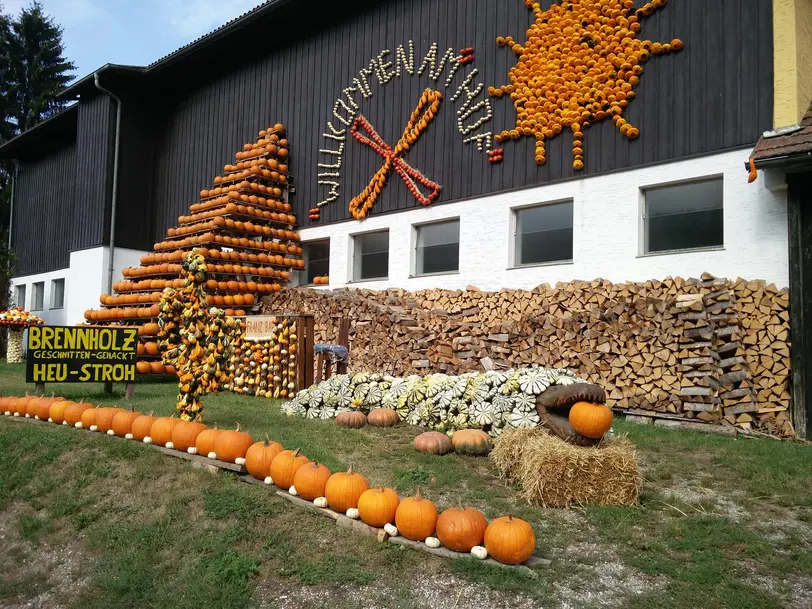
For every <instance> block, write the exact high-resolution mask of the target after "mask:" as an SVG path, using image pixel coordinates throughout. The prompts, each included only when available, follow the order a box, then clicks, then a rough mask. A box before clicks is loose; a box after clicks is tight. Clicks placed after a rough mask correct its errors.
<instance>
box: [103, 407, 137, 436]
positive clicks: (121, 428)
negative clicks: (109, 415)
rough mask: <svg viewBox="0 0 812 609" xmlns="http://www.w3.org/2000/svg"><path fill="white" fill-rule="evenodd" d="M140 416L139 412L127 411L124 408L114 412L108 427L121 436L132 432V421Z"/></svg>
mask: <svg viewBox="0 0 812 609" xmlns="http://www.w3.org/2000/svg"><path fill="white" fill-rule="evenodd" d="M140 416H141V413H140V412H128V411H126V410H125V411H123V412H119V413H116V416H114V417H113V422H112V424H111V426H110V429H111V430H112V432H113V434H114V435H116V436H118V437H119V438H123V437H125V436H126V435H127V434H129V433H132V427H133V423H134V422H135V420H136V419H137V418H139V417H140Z"/></svg>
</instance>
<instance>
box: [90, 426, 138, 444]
mask: <svg viewBox="0 0 812 609" xmlns="http://www.w3.org/2000/svg"><path fill="white" fill-rule="evenodd" d="M98 429H99V428H98V426H96V425H91V426H90V431H98ZM151 443H152V438H150V440H149V442H147V444H151Z"/></svg>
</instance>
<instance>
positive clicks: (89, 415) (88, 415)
mask: <svg viewBox="0 0 812 609" xmlns="http://www.w3.org/2000/svg"><path fill="white" fill-rule="evenodd" d="M98 410H99V409H98V408H88V409H87V410H85V411H84V412H83V413H82V416H81V418H80V419H79V422H78V423H76V425H75V427H79V428H80V429H90V428H91V427H95V426H96V413H97V412H98Z"/></svg>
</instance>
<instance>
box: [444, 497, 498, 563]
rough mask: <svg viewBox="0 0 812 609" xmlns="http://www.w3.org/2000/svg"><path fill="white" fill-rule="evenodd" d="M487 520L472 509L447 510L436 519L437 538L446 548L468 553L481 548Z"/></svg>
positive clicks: (456, 508)
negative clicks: (477, 547) (478, 547)
mask: <svg viewBox="0 0 812 609" xmlns="http://www.w3.org/2000/svg"><path fill="white" fill-rule="evenodd" d="M487 528H488V520H487V519H486V518H485V515H484V514H483V513H482V512H480V511H479V510H475V509H474V508H469V507H467V508H463V507H462V506H460V507H453V508H448V509H447V510H446V511H444V512H443V513H442V514H440V517H439V518H438V519H437V538H438V539H439V540H440V543H442V544H443V545H444V546H445V547H446V548H448V549H449V550H454V551H455V552H470V551H471V548H473V547H474V546H481V545H482V540H483V539H485V529H487Z"/></svg>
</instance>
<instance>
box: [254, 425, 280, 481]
mask: <svg viewBox="0 0 812 609" xmlns="http://www.w3.org/2000/svg"><path fill="white" fill-rule="evenodd" d="M283 450H285V449H284V447H283V446H282V445H281V444H280V443H279V442H271V441H270V439H268V434H265V441H264V442H257V443H256V444H253V445H251V447H250V448H249V449H248V451H247V452H246V453H245V469H247V470H248V473H249V474H251V475H252V476H253V477H254V478H257V479H258V480H265V478H266V477H267V476H268V473H269V472H270V471H271V462H272V461H273V459H274V457H275V456H276V455H278V454H279V453H281V452H282V451H283Z"/></svg>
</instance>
